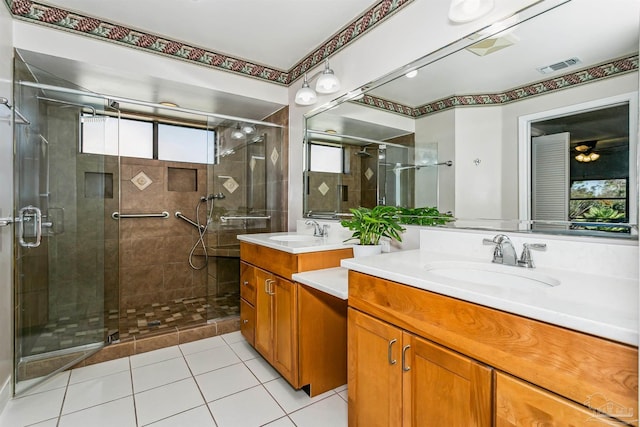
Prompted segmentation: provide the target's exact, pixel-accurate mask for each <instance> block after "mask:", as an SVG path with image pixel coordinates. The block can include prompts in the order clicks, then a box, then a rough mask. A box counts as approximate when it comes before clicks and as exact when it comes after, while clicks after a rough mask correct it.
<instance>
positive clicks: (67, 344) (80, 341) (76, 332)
mask: <svg viewBox="0 0 640 427" xmlns="http://www.w3.org/2000/svg"><path fill="white" fill-rule="evenodd" d="M239 303H240V295H239V294H238V293H229V294H225V295H222V296H217V297H213V296H211V297H208V298H206V297H195V298H180V299H176V300H173V301H169V302H154V303H151V304H147V305H145V306H143V307H137V308H131V309H127V310H123V312H122V313H120V315H119V314H118V312H117V311H116V310H112V311H110V312H108V313H107V314H106V315H105V319H104V322H103V319H101V318H100V317H99V316H95V317H89V318H87V319H82V320H77V319H73V318H70V317H62V318H60V319H57V320H54V321H50V322H49V323H48V324H47V325H46V326H45V327H44V331H43V332H42V333H40V334H35V335H34V336H33V337H31V339H32V340H33V346H32V347H31V351H30V352H29V355H31V356H33V355H38V354H42V353H49V352H52V351H57V350H60V349H68V348H74V347H79V346H82V345H85V344H89V343H94V342H96V341H100V340H102V337H103V336H104V333H105V332H106V331H108V333H109V334H112V333H114V332H117V331H119V333H120V336H119V338H120V339H121V340H124V339H129V338H133V337H136V336H142V335H146V334H150V333H158V332H162V330H163V329H174V328H188V327H191V326H196V325H201V324H203V323H206V322H207V320H212V319H221V318H225V317H231V316H238V315H239V314H240V305H239ZM26 340H27V342H28V340H29V337H26Z"/></svg>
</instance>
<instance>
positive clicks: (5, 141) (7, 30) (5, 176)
mask: <svg viewBox="0 0 640 427" xmlns="http://www.w3.org/2000/svg"><path fill="white" fill-rule="evenodd" d="M12 39H13V38H12V26H11V16H10V14H9V10H8V9H7V8H6V5H5V4H0V96H2V97H5V98H8V99H9V100H10V101H11V100H12V97H11V94H12V84H11V81H12V76H13V48H12V43H13V41H12ZM11 104H12V105H13V102H11ZM8 113H9V111H8V110H7V108H6V107H4V106H0V217H6V216H11V214H12V212H11V211H12V209H13V165H12V163H13V131H12V127H11V123H10V121H9V120H7V117H9V114H8ZM12 231H13V226H9V227H1V228H0V412H2V410H3V409H4V406H5V405H6V403H7V401H8V400H9V397H10V396H11V383H12V373H13V352H12V349H13V328H12V325H13V320H12V319H13V309H12V305H13V304H12V301H13V297H12V294H13V292H12V289H13V287H12V276H13V268H12V265H13V263H12V259H13V254H12V241H13V239H12V235H11V233H12Z"/></svg>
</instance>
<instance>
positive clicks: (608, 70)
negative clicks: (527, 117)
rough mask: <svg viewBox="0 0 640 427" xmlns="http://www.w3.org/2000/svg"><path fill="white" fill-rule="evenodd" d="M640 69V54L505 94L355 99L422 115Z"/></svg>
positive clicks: (517, 97) (521, 96)
mask: <svg viewBox="0 0 640 427" xmlns="http://www.w3.org/2000/svg"><path fill="white" fill-rule="evenodd" d="M636 70H638V55H633V56H629V57H626V58H621V59H616V60H613V61H610V62H607V63H604V64H600V65H596V66H593V67H590V68H585V69H582V70H578V71H576V72H573V73H569V74H564V75H562V76H558V77H554V78H552V79H549V80H543V81H540V82H537V83H532V84H530V85H527V86H522V87H519V88H515V89H511V90H508V91H506V92H503V93H493V94H477V95H454V96H450V97H447V98H443V99H439V100H437V101H434V102H430V103H428V104H424V105H420V106H418V107H411V106H408V105H403V104H399V103H397V102H394V101H390V100H387V99H383V98H378V97H375V96H371V95H365V96H364V97H363V98H362V99H359V100H356V101H352V102H358V103H361V104H364V105H367V106H369V107H373V108H378V109H381V110H385V111H389V112H392V113H398V114H402V115H404V116H409V117H413V118H418V117H422V116H427V115H429V114H434V113H437V112H440V111H445V110H448V109H451V108H455V107H464V106H479V105H499V104H508V103H510V102H515V101H521V100H523V99H525V98H530V97H532V96H537V95H542V94H545V93H549V92H554V91H557V90H561V89H566V88H568V87H573V86H578V85H581V84H585V83H590V82H593V81H595V80H602V79H606V78H609V77H615V76H619V75H621V74H625V73H629V72H632V71H636Z"/></svg>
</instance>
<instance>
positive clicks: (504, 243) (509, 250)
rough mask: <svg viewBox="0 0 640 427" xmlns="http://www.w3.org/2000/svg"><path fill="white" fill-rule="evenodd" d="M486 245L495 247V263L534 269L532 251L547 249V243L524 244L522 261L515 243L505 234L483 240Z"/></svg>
mask: <svg viewBox="0 0 640 427" xmlns="http://www.w3.org/2000/svg"><path fill="white" fill-rule="evenodd" d="M482 243H484V244H485V245H495V248H494V250H493V262H495V263H497V264H504V265H515V266H518V267H525V268H533V267H535V264H534V263H533V258H532V257H531V249H535V250H538V251H544V250H546V249H547V245H546V244H545V243H523V245H522V254H521V255H520V259H518V256H517V254H516V250H515V248H514V247H513V243H511V240H510V239H509V237H507V236H505V235H504V234H497V235H496V236H495V237H494V238H493V239H483V240H482Z"/></svg>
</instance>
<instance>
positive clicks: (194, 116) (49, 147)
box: [14, 58, 286, 394]
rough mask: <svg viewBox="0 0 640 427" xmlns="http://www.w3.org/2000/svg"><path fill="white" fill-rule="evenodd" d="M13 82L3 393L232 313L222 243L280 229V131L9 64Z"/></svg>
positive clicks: (235, 262)
mask: <svg viewBox="0 0 640 427" xmlns="http://www.w3.org/2000/svg"><path fill="white" fill-rule="evenodd" d="M14 75H15V87H14V91H15V97H14V99H15V104H16V105H15V107H16V110H17V111H20V112H21V114H23V115H24V118H25V120H23V121H20V122H18V121H16V124H15V145H16V157H15V165H14V169H15V180H14V181H15V185H16V195H17V196H16V201H15V203H16V210H15V212H16V217H18V213H20V212H21V216H20V217H19V219H18V225H19V226H16V227H15V229H16V261H15V264H16V271H17V273H16V275H15V277H16V279H15V280H16V281H15V286H14V289H15V306H16V312H15V336H16V340H15V375H14V378H15V381H16V387H15V392H16V393H17V394H19V393H20V392H21V391H23V390H25V388H27V387H29V386H31V385H32V384H34V383H35V382H36V381H37V379H41V378H44V377H46V376H47V375H49V374H51V373H53V372H56V371H58V370H61V369H65V368H67V367H70V366H73V365H75V364H76V363H78V362H79V361H81V360H83V359H84V358H86V357H88V356H89V355H91V354H93V353H95V352H96V351H97V350H99V349H101V348H102V347H104V346H107V345H110V344H111V343H118V342H119V343H120V344H122V343H126V342H128V341H134V340H135V341H136V342H137V340H139V339H142V338H146V337H150V336H155V335H158V334H163V333H167V332H176V331H185V330H187V329H188V328H193V327H194V326H198V325H206V324H207V323H211V322H217V321H219V320H220V319H228V318H235V317H237V316H238V313H239V286H240V284H239V245H238V242H237V239H236V236H237V235H238V234H244V233H251V232H262V231H282V230H284V227H286V225H285V224H286V208H283V205H282V200H286V197H285V195H284V191H285V188H286V186H285V180H286V173H285V172H284V170H285V169H284V166H283V160H284V159H285V158H286V157H285V156H284V155H283V154H284V150H286V147H284V146H283V129H282V126H280V125H278V124H277V123H270V122H267V121H256V120H249V119H241V118H237V117H232V118H230V117H227V116H220V115H216V114H211V113H206V112H200V111H196V110H189V109H185V108H179V107H165V106H161V105H159V104H154V103H150V102H145V101H137V100H129V99H126V98H122V97H113V96H103V95H98V94H95V93H92V92H88V91H86V90H83V89H80V88H77V87H74V86H73V85H71V84H69V83H68V82H64V81H62V80H61V79H57V78H53V77H52V76H50V75H48V74H47V73H46V72H43V71H41V70H38V69H36V68H35V67H32V66H29V65H27V64H26V63H25V62H23V61H21V60H20V59H19V58H18V60H16V64H15V73H14ZM237 123H243V125H242V127H241V130H242V129H247V131H248V132H249V133H245V134H244V135H243V136H242V137H240V138H231V132H232V131H234V130H235V128H236V125H237ZM244 124H246V126H245V125H244ZM249 129H251V130H250V131H249ZM36 242H37V244H36Z"/></svg>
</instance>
